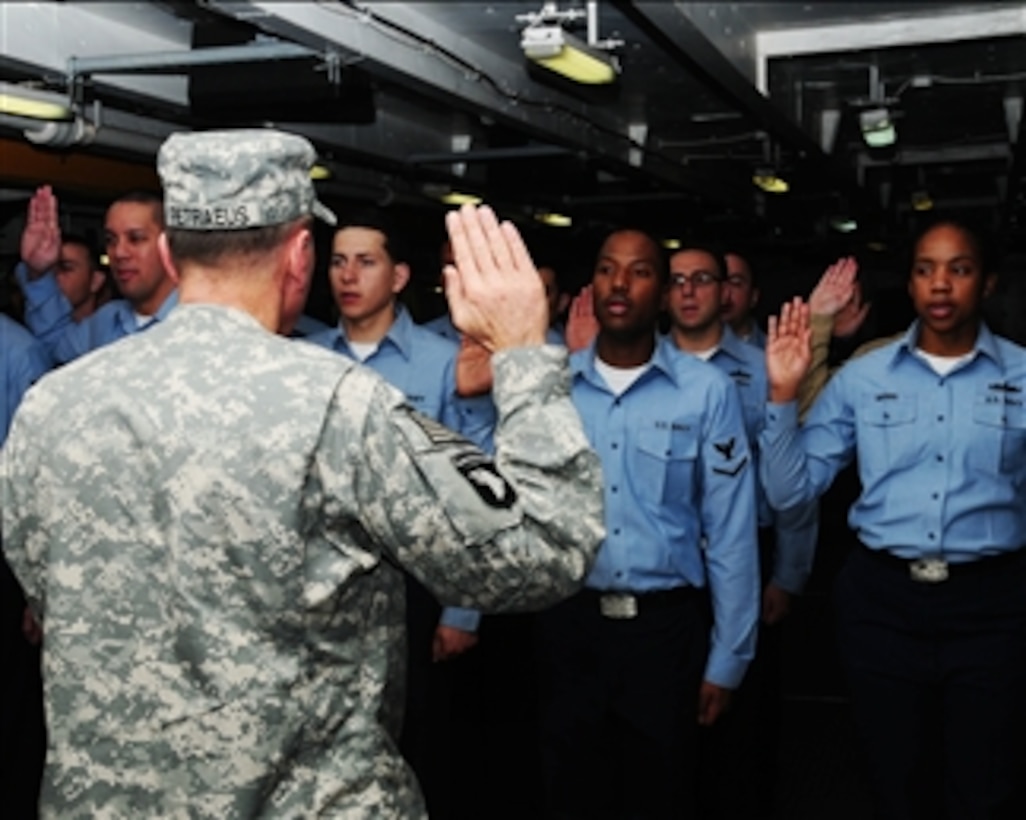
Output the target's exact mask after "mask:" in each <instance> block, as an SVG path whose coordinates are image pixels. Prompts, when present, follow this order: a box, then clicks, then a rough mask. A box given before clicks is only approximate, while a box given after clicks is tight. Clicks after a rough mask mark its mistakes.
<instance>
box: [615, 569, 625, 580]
mask: <svg viewBox="0 0 1026 820" xmlns="http://www.w3.org/2000/svg"><path fill="white" fill-rule="evenodd" d="M613 576H614V577H616V578H623V570H619V569H618V570H617V571H616V572H614V573H613Z"/></svg>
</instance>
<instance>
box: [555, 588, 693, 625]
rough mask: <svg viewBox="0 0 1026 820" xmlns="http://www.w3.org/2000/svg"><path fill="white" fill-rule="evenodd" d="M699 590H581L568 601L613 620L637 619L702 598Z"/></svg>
mask: <svg viewBox="0 0 1026 820" xmlns="http://www.w3.org/2000/svg"><path fill="white" fill-rule="evenodd" d="M701 593H702V590H701V589H700V588H698V587H692V586H680V587H673V588H672V589H658V590H653V591H651V592H630V591H628V590H615V589H590V588H587V587H586V588H584V589H582V590H581V591H580V592H579V593H578V594H577V595H575V596H574V597H573V598H571V600H573V601H576V602H577V603H578V604H580V605H583V606H586V607H588V608H589V609H594V610H597V611H598V612H599V614H600V615H602V616H604V617H606V618H613V619H614V620H624V619H629V618H637V617H638V616H639V615H644V614H645V613H648V612H654V611H656V610H659V609H669V608H670V607H675V606H680V605H681V604H684V603H686V602H687V601H689V600H692V599H694V598H695V597H697V596H699V595H701Z"/></svg>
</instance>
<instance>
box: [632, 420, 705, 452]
mask: <svg viewBox="0 0 1026 820" xmlns="http://www.w3.org/2000/svg"><path fill="white" fill-rule="evenodd" d="M637 447H638V449H639V450H641V451H642V452H643V453H647V454H648V455H650V456H653V457H654V458H658V459H661V460H665V461H678V460H694V459H695V458H697V457H698V436H697V430H696V428H695V427H694V425H692V424H690V423H686V422H674V423H673V425H672V426H669V427H656V428H650V429H647V430H641V431H639V432H638V438H637Z"/></svg>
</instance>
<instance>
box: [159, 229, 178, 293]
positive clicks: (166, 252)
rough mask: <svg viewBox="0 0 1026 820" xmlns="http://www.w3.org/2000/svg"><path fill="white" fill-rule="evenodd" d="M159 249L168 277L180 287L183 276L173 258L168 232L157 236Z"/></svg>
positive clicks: (161, 261) (161, 262)
mask: <svg viewBox="0 0 1026 820" xmlns="http://www.w3.org/2000/svg"><path fill="white" fill-rule="evenodd" d="M157 251H158V252H159V253H160V264H161V265H163V266H164V270H165V272H166V273H167V275H168V278H169V279H170V280H171V281H172V282H174V284H175V287H178V285H179V283H180V282H181V279H182V277H181V275H180V274H179V273H178V268H176V267H175V263H174V260H173V259H172V258H171V248H170V246H168V244H167V234H166V233H164V232H163V231H161V232H160V236H159V237H157Z"/></svg>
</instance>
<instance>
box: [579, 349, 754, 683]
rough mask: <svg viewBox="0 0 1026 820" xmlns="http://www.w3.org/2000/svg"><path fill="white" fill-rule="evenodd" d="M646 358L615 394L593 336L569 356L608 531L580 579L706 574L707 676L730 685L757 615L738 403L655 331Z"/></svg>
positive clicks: (648, 587)
mask: <svg viewBox="0 0 1026 820" xmlns="http://www.w3.org/2000/svg"><path fill="white" fill-rule="evenodd" d="M650 365H651V366H650V367H649V369H648V370H647V371H646V372H645V373H644V374H643V375H642V376H641V377H640V378H638V380H637V381H635V382H634V383H633V384H632V385H631V386H630V387H629V388H628V389H627V390H626V391H625V392H624V393H623V394H621V395H620V396H616V395H614V394H613V393H612V392H611V391H610V389H609V387H608V386H607V384H606V382H605V380H604V379H603V378H602V376H601V375H600V374H599V373H598V371H597V370H596V368H595V346H594V344H592V345H591V346H590V347H588V348H585V349H583V350H580V351H577V352H576V353H574V354H573V355H572V356H571V357H570V370H571V374H572V378H573V388H572V396H573V401H574V405H575V406H576V407H577V411H578V412H579V413H580V415H581V420H582V422H583V424H584V429H585V432H586V433H587V435H588V439H589V441H590V442H591V444H592V446H593V447H594V448H595V450H596V451H597V452H598V454H599V457H600V458H601V459H602V470H603V474H604V476H605V508H606V539H605V541H604V542H603V544H602V547H601V549H600V550H599V554H598V557H597V559H596V561H595V565H594V566H593V568H592V570H591V573H590V574H589V576H588V580H587V586H589V587H592V588H594V589H600V590H622V591H631V592H647V591H653V590H662V589H671V588H674V587H679V586H682V585H688V586H693V587H704V586H705V585H706V584H708V585H709V590H710V593H711V597H712V604H713V616H714V622H713V629H712V636H711V644H710V650H709V659H708V662H707V664H706V672H705V679H706V680H708V681H710V682H712V683H715V684H717V685H719V686H725V687H728V688H734V687H736V686H737V685H738V684H739V683H740V681H741V678H742V677H743V676H744V672H745V669H746V668H747V666H748V662H749V661H750V660H751V658H752V653H753V651H754V647H755V635H756V625H757V620H758V614H759V574H758V549H757V545H756V510H755V482H754V471H753V469H752V465H751V458H750V454H749V450H748V443H747V437H746V435H745V428H744V422H743V420H742V415H741V406H740V402H739V400H738V396H737V391H736V390H735V389H734V386H733V385H732V384H731V382H730V380H729V379H728V378H726V377H725V376H724V375H723V374H722V373H720V372H719V371H718V370H717V369H716V368H715V367H711V366H709V365H708V364H706V363H705V362H702V361H700V360H698V359H696V358H694V357H692V356H682V355H680V353H679V352H678V351H677V350H676V348H674V347H673V346H672V345H670V344H668V343H667V342H665V340H661V341H660V342H659V343H658V344H657V345H656V349H655V352H654V353H653V356H652V359H651V362H650ZM703 540H704V542H705V549H704V550H703V548H702V547H703ZM703 555H704V560H703Z"/></svg>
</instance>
